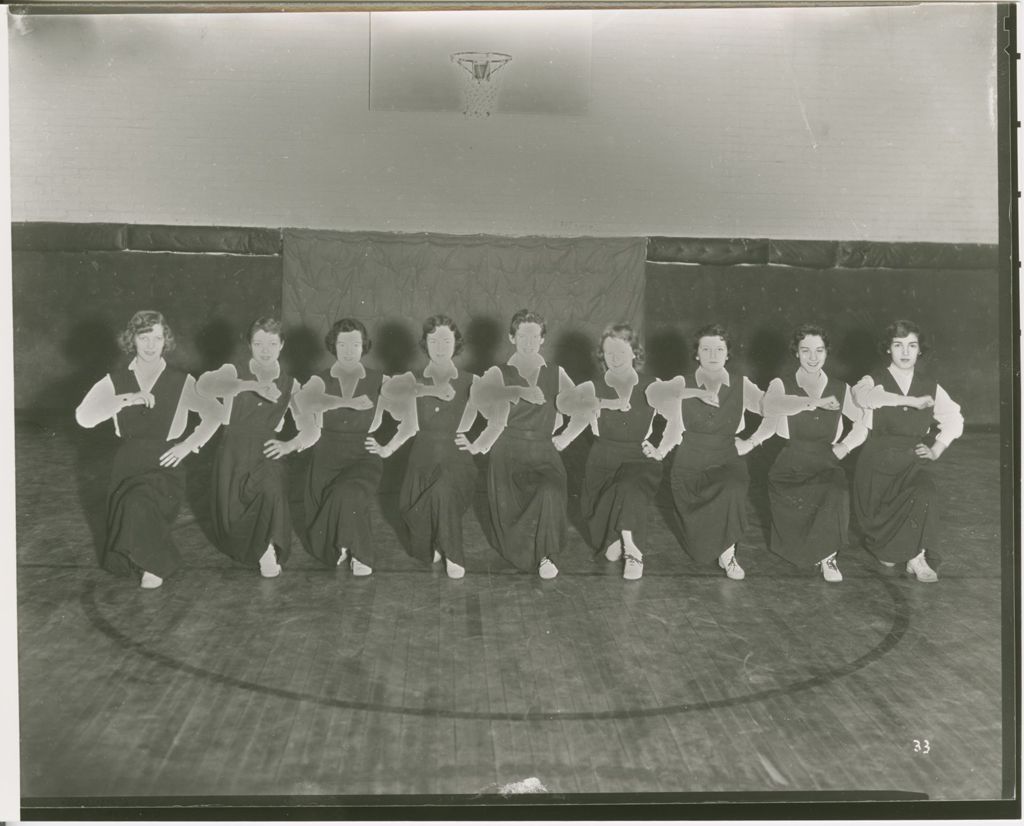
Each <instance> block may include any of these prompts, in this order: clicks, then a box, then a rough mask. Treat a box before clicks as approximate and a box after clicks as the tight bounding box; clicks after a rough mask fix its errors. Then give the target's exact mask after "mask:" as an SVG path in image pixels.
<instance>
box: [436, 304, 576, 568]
mask: <svg viewBox="0 0 1024 826" xmlns="http://www.w3.org/2000/svg"><path fill="white" fill-rule="evenodd" d="M546 333H547V325H546V323H545V321H544V317H543V316H541V315H540V314H539V313H534V312H530V311H529V310H520V311H519V312H517V313H516V314H515V315H514V316H512V322H511V324H510V325H509V337H508V338H509V341H510V342H511V343H512V344H513V345H515V348H516V351H515V353H513V354H512V356H511V358H509V360H508V363H507V364H503V365H501V366H500V367H492V368H491V369H490V370H488V371H487V372H486V373H485V374H484V375H483V376H482V377H480V378H479V379H478V380H475V381H474V383H473V388H472V389H471V392H470V401H471V404H470V406H469V407H468V408H467V417H466V419H465V420H464V424H465V423H466V422H471V421H472V416H475V414H476V411H477V410H479V411H480V412H481V413H482V414H483V415H484V417H485V418H486V419H487V427H486V428H485V429H484V431H483V432H482V433H481V434H480V435H479V436H478V437H477V439H476V441H475V442H470V441H469V440H468V438H467V437H466V436H465V434H464V433H461V434H460V435H459V436H457V437H456V443H457V444H458V445H459V447H460V448H461V449H463V450H467V451H469V452H470V453H487V452H488V451H490V463H489V465H488V470H487V493H488V499H489V502H490V512H491V523H492V526H493V528H494V536H495V541H496V544H497V551H498V553H499V554H501V556H502V557H504V558H505V559H506V560H508V562H510V563H511V564H512V565H513V566H515V567H516V568H518V569H519V570H520V571H531V572H532V571H536V572H537V573H538V574H539V575H540V577H541V579H554V578H555V577H556V576H558V567H557V566H556V565H555V560H554V558H555V557H556V556H557V555H558V552H559V550H560V549H561V547H562V545H563V544H564V542H565V539H566V536H567V532H568V520H567V517H566V513H565V506H566V500H567V494H566V478H565V466H564V465H563V464H562V458H561V456H559V454H558V450H557V449H556V448H555V444H554V442H553V441H552V436H553V434H554V431H555V430H556V428H557V426H558V425H559V424H560V423H561V422H560V419H561V415H560V414H559V413H558V411H557V410H556V408H555V400H556V398H557V396H558V394H559V393H560V392H565V391H566V390H569V389H571V388H572V387H573V384H572V381H571V380H570V379H569V377H568V376H567V375H566V373H565V371H564V370H563V369H562V368H561V367H555V366H552V365H549V364H548V363H547V362H546V361H545V360H544V358H543V356H541V354H540V348H541V345H543V343H544V336H545V334H546ZM520 402H526V404H521V403H520ZM467 427H468V424H467Z"/></svg>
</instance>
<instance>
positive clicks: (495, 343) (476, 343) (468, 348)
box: [462, 316, 509, 375]
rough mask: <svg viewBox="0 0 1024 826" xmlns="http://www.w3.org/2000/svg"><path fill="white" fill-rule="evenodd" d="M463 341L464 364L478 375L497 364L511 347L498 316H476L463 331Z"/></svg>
mask: <svg viewBox="0 0 1024 826" xmlns="http://www.w3.org/2000/svg"><path fill="white" fill-rule="evenodd" d="M462 341H463V345H464V349H463V351H462V363H463V365H464V366H465V368H466V369H467V370H468V371H469V372H470V373H476V374H477V375H480V374H482V373H483V372H484V371H485V370H486V369H487V368H488V367H490V366H491V365H493V364H497V363H498V361H499V359H500V358H501V356H502V354H503V353H504V352H505V351H506V350H507V349H508V346H509V345H508V336H507V335H506V328H505V325H504V324H502V323H501V321H500V319H498V318H497V316H474V317H473V318H472V319H470V322H469V324H468V325H466V329H465V330H463V331H462Z"/></svg>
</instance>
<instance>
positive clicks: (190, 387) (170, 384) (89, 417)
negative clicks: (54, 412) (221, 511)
mask: <svg viewBox="0 0 1024 826" xmlns="http://www.w3.org/2000/svg"><path fill="white" fill-rule="evenodd" d="M119 343H120V345H121V349H122V350H123V351H124V352H125V353H127V354H128V355H130V356H133V358H132V360H131V362H130V363H129V364H128V365H127V366H126V367H121V368H119V369H117V370H114V371H112V372H111V373H109V374H107V375H106V376H104V377H103V378H102V379H100V380H99V381H98V382H96V384H95V385H93V387H92V389H91V390H90V391H89V392H88V393H87V394H86V396H85V398H84V399H83V400H82V403H81V404H79V405H78V409H77V410H76V411H75V419H76V420H77V421H78V423H79V424H80V425H82V427H95V426H96V425H98V424H99V423H100V422H105V421H107V420H108V419H111V420H113V422H114V431H115V432H116V433H117V435H118V436H119V437H120V438H121V444H120V446H119V447H118V449H117V453H116V454H115V456H114V466H113V470H112V473H111V480H110V491H109V495H108V498H107V520H106V540H105V544H104V548H103V561H102V564H103V567H104V568H106V569H107V570H108V571H110V572H111V573H115V574H119V575H122V576H130V575H132V574H141V585H142V587H143V588H159V587H160V585H162V584H163V580H164V579H165V578H166V577H168V576H170V575H171V574H173V573H174V572H175V571H176V570H177V569H178V568H179V567H180V566H181V556H180V554H179V553H178V549H177V547H176V546H175V544H174V540H173V538H172V537H171V525H172V523H173V522H174V519H175V517H176V516H177V515H178V511H179V509H180V508H181V500H182V497H183V495H184V492H185V468H184V466H183V465H182V464H181V462H182V460H183V459H184V458H185V457H186V456H188V455H189V454H190V453H194V452H196V451H198V450H199V448H201V447H202V446H203V445H204V444H205V443H206V442H207V440H208V439H209V438H210V436H212V435H213V433H214V432H215V431H216V430H217V427H218V426H219V425H220V411H219V410H218V407H219V405H217V404H216V402H210V401H209V400H207V399H204V398H202V397H201V396H199V395H198V394H197V393H196V389H195V379H194V378H192V376H190V375H189V374H188V373H185V372H184V371H182V370H179V369H177V368H176V367H171V366H170V365H168V364H167V363H166V362H165V361H164V358H163V354H164V352H170V351H171V350H173V349H174V333H173V332H172V331H171V328H170V327H169V326H167V323H166V322H165V321H164V317H163V316H162V315H161V314H160V313H158V312H156V311H154V310H142V311H140V312H137V313H136V314H135V315H133V316H132V318H131V320H130V321H129V322H128V326H127V327H126V328H125V329H124V331H123V332H122V333H121V336H120V341H119ZM190 410H191V411H195V412H197V413H199V415H200V417H201V421H200V423H199V425H197V426H196V428H195V430H193V431H192V434H191V435H190V436H189V437H188V438H187V439H185V440H184V441H177V440H178V439H180V438H181V436H182V434H183V433H184V432H185V427H186V426H187V424H188V414H189V411H190Z"/></svg>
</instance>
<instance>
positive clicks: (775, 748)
mask: <svg viewBox="0 0 1024 826" xmlns="http://www.w3.org/2000/svg"><path fill="white" fill-rule="evenodd" d="M62 428H63V429H62ZM79 438H80V434H78V433H77V432H76V431H74V430H72V429H70V427H68V426H66V425H62V426H61V427H55V428H54V429H53V430H52V431H46V432H45V434H40V433H37V432H34V431H31V430H28V431H26V430H22V431H19V433H18V434H17V439H18V444H17V448H18V460H19V465H21V467H19V468H18V470H17V473H18V476H17V478H18V483H19V484H18V490H17V497H18V502H17V514H18V549H17V551H18V565H19V568H18V581H17V584H18V610H19V641H20V650H19V679H20V681H21V693H22V703H21V732H22V750H21V757H22V766H23V781H22V782H23V791H24V793H25V794H26V795H27V796H29V797H32V796H42V795H46V796H69V795H70V796H75V795H82V796H94V795H97V794H101V795H102V794H117V795H145V794H160V795H172V796H173V795H185V794H211V795H220V794H238V795H255V794H286V795H292V794H294V795H314V794H323V795H335V794H369V795H376V794H421V793H422V794H477V793H481V792H488V791H489V792H495V791H498V790H499V789H500V788H501V787H502V785H504V784H508V783H513V782H516V781H523V780H525V779H527V778H532V777H535V778H537V779H538V781H539V782H541V783H542V784H543V785H544V786H545V787H546V788H548V789H549V790H551V791H553V792H556V793H573V792H590V793H594V792H598V793H599V792H688V791H697V792H714V793H718V792H722V793H727V792H735V791H766V792H771V791H802V790H803V791H814V790H822V791H842V790H844V789H846V790H872V789H903V790H907V791H914V792H920V793H924V794H927V795H929V796H932V797H935V798H947V799H971V798H973V799H985V798H992V797H998V796H999V795H1000V794H1001V792H1002V785H1001V784H1002V742H1001V739H1002V700H1003V698H1002V695H1001V690H1002V684H1001V681H1000V667H1001V666H1000V656H1001V643H1000V634H1001V628H1002V617H1001V615H1000V605H999V597H1000V588H1001V583H1000V580H999V575H1000V568H999V564H998V554H997V553H996V550H995V549H996V547H997V546H998V539H999V537H998V535H997V531H996V533H995V534H994V533H993V530H994V529H993V526H998V524H999V520H998V495H997V493H998V491H997V487H996V478H997V477H996V474H995V472H994V468H997V467H998V458H999V454H998V449H997V448H998V444H997V440H996V437H995V436H994V435H986V434H968V435H966V436H965V437H964V438H963V440H962V443H961V442H958V443H957V444H956V446H955V452H954V451H953V450H952V449H951V451H950V454H949V459H950V462H949V463H947V462H946V457H944V459H943V462H942V463H938V464H937V465H936V472H937V474H939V477H940V478H939V484H940V486H943V487H953V486H955V485H956V484H957V483H960V487H961V488H963V489H964V495H963V496H962V497H959V498H958V499H956V500H954V501H951V502H950V505H949V512H948V514H946V515H945V520H944V524H948V525H949V536H948V538H949V540H950V542H951V543H953V544H954V545H955V552H954V551H950V552H947V553H946V554H945V555H944V556H943V557H942V558H941V564H940V565H939V567H940V575H941V578H940V581H939V582H938V583H935V584H933V585H924V584H921V583H917V582H914V581H911V580H909V579H908V578H907V577H905V576H903V575H902V574H901V573H900V572H899V571H896V572H895V573H894V574H893V575H885V574H883V573H880V572H878V566H877V565H876V564H875V563H874V562H873V561H872V560H871V559H870V557H868V556H867V554H866V553H865V552H864V551H863V550H862V549H860V548H858V547H856V546H854V547H851V548H850V549H847V550H846V551H845V552H844V554H843V561H842V566H843V572H844V577H845V579H844V581H843V582H842V583H840V584H838V585H836V586H832V585H828V584H826V583H824V582H822V581H821V580H820V577H819V576H817V575H816V574H813V572H803V571H795V570H794V569H792V568H791V567H790V566H789V565H788V563H786V562H784V561H783V560H781V559H779V558H777V557H775V556H774V555H773V554H771V553H769V552H768V551H767V550H766V548H765V547H764V538H763V535H761V536H758V535H757V531H758V530H760V528H757V527H756V526H755V529H752V532H751V536H749V537H748V538H747V541H746V543H745V544H744V545H743V546H742V547H741V556H742V558H743V560H744V564H745V565H747V566H748V568H747V570H748V577H747V579H746V580H745V581H744V582H741V583H734V582H730V581H727V580H726V579H725V577H724V576H722V574H721V572H720V571H719V570H718V569H717V568H705V567H702V566H700V565H697V564H696V563H694V562H693V561H692V560H690V559H689V558H688V557H686V555H685V554H684V553H683V552H682V551H681V549H680V548H679V545H678V542H677V541H676V539H675V537H674V536H673V535H672V534H671V531H670V529H669V528H668V527H667V524H666V523H665V522H664V517H663V514H661V513H660V512H659V513H658V514H656V515H655V518H652V524H651V531H650V539H649V543H648V544H649V546H650V549H649V550H647V551H645V573H644V577H643V579H642V580H640V581H638V582H634V583H627V582H624V581H623V580H622V577H621V569H620V567H619V566H617V565H616V564H614V563H605V562H604V561H603V560H601V559H600V558H599V559H598V560H596V561H595V560H594V558H593V555H592V553H591V551H590V550H589V548H587V547H586V545H585V543H583V541H582V539H581V538H580V536H579V535H578V534H577V533H575V531H573V532H572V535H571V539H570V541H569V542H568V543H567V545H566V548H565V549H564V551H563V556H564V558H560V559H559V567H560V570H561V573H560V575H559V577H558V578H557V579H556V580H554V581H552V582H542V581H541V580H539V578H538V577H536V576H535V575H532V574H522V573H519V572H516V571H514V570H512V569H511V568H510V566H508V565H507V563H505V562H504V561H503V560H501V558H500V557H498V556H497V554H495V553H494V552H493V551H492V550H490V549H489V548H488V547H487V546H486V544H485V541H484V531H483V529H482V528H481V525H480V522H479V521H478V518H477V516H476V515H475V514H470V515H468V516H467V519H466V536H467V549H468V550H467V554H468V558H467V566H466V567H467V571H468V573H467V575H466V577H465V578H464V579H463V580H460V581H452V580H448V578H447V577H446V576H445V574H444V571H443V569H442V568H440V567H438V566H426V565H422V564H420V563H418V562H416V561H415V560H412V559H410V558H408V556H407V555H406V554H405V552H404V551H403V550H402V548H401V546H400V545H399V544H398V542H397V541H396V540H395V538H394V536H393V532H392V529H391V527H390V526H389V524H388V522H387V521H386V520H385V519H384V518H383V516H382V513H381V511H380V509H379V508H376V509H375V510H374V512H373V515H372V519H373V524H374V529H375V531H377V538H378V543H379V546H380V549H379V553H380V560H379V563H378V566H377V568H376V570H375V573H374V574H373V576H372V577H368V578H366V579H362V580H361V579H358V578H353V577H352V576H351V575H350V573H348V572H347V571H345V570H344V569H341V570H338V571H328V570H324V569H322V568H321V567H319V566H318V564H317V563H316V562H315V561H314V560H312V559H311V558H309V557H308V556H307V555H306V554H305V552H304V551H303V550H302V548H301V546H300V545H299V544H298V541H296V546H295V548H294V551H293V556H292V558H291V559H289V560H288V562H287V563H286V565H285V570H284V573H283V574H282V576H280V577H278V578H277V579H275V580H263V579H261V578H260V577H259V576H258V575H257V574H256V573H255V572H253V571H249V570H246V569H243V568H241V567H240V566H236V565H235V564H234V563H233V562H231V561H230V560H228V559H226V558H224V557H222V556H221V555H219V554H218V553H217V552H216V551H214V550H213V548H212V546H211V545H210V542H209V539H208V538H207V537H206V535H205V534H204V533H203V527H202V525H203V520H204V519H205V518H206V517H205V516H203V513H202V507H204V505H203V503H204V502H205V501H207V500H206V494H205V493H204V491H203V490H202V489H201V486H202V484H204V482H203V480H202V479H198V480H194V484H196V485H199V486H200V487H199V490H198V491H197V492H195V491H194V492H193V493H190V496H189V507H188V508H187V509H186V510H185V512H183V516H182V519H181V520H180V521H179V523H177V524H176V526H175V529H174V532H175V538H176V541H177V542H178V543H179V545H180V547H181V550H182V553H183V556H184V558H185V561H186V566H185V568H184V569H183V570H182V571H181V572H180V573H179V574H176V575H175V576H174V577H171V578H169V579H168V581H167V582H166V583H165V585H164V587H163V588H161V589H160V590H159V591H157V592H142V591H141V590H140V589H139V588H138V586H137V584H135V583H133V582H130V581H127V580H118V579H116V578H113V577H110V576H109V575H107V574H106V573H104V572H102V571H101V570H99V569H98V568H97V567H96V566H95V555H94V551H93V548H92V545H91V543H92V534H91V533H90V525H91V524H92V523H93V522H94V521H95V518H96V514H95V513H91V512H87V511H86V510H85V508H84V507H83V504H82V503H83V502H84V503H87V504H88V503H92V504H91V505H90V507H96V506H97V505H96V501H97V498H96V497H94V496H91V495H90V494H89V491H88V489H87V488H88V485H90V484H91V485H96V484H102V482H101V481H100V482H97V481H96V480H101V479H102V477H103V473H104V472H105V471H103V470H102V464H103V462H104V461H107V460H108V459H109V456H107V455H106V454H105V453H104V451H103V450H100V448H99V447H98V446H92V447H90V446H88V445H87V446H86V448H85V449H83V448H82V445H80V443H79V442H78V441H76V440H77V439H79ZM570 458H571V457H570ZM570 458H567V461H570ZM302 461H307V459H305V458H302V457H301V456H300V457H298V459H297V462H295V463H293V464H294V465H295V467H294V468H293V470H292V471H291V474H292V476H294V477H295V478H296V479H298V483H299V484H300V485H301V479H302V472H303V466H302V465H301V462H302ZM25 462H28V463H29V465H30V466H31V467H33V468H47V469H50V470H52V473H51V474H50V475H51V476H52V477H53V478H52V479H49V480H47V479H45V478H44V479H37V478H35V477H36V476H37V475H38V473H29V472H27V471H26V469H25ZM76 463H79V464H76ZM90 480H92V481H90ZM83 485H85V487H83ZM299 490H301V487H300V488H299ZM101 504H102V503H100V505H101ZM193 508H194V509H195V510H193ZM197 514H198V516H197ZM759 524H760V523H758V525H759ZM748 560H749V562H748ZM937 564H939V563H937ZM926 739H927V740H928V741H929V745H930V751H929V753H928V754H927V755H925V754H920V753H916V752H915V751H914V746H913V742H914V740H919V741H922V742H923V741H924V740H926Z"/></svg>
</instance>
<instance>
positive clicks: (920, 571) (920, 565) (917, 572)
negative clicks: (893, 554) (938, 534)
mask: <svg viewBox="0 0 1024 826" xmlns="http://www.w3.org/2000/svg"><path fill="white" fill-rule="evenodd" d="M907 573H908V574H913V575H914V576H916V577H917V581H918V582H938V580H939V575H938V574H937V573H935V571H933V570H932V568H931V566H930V565H929V564H928V563H927V562H926V561H925V558H924V551H921V553H919V554H918V555H917V556H915V557H914V558H913V559H911V560H910V561H909V562H908V563H907Z"/></svg>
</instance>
